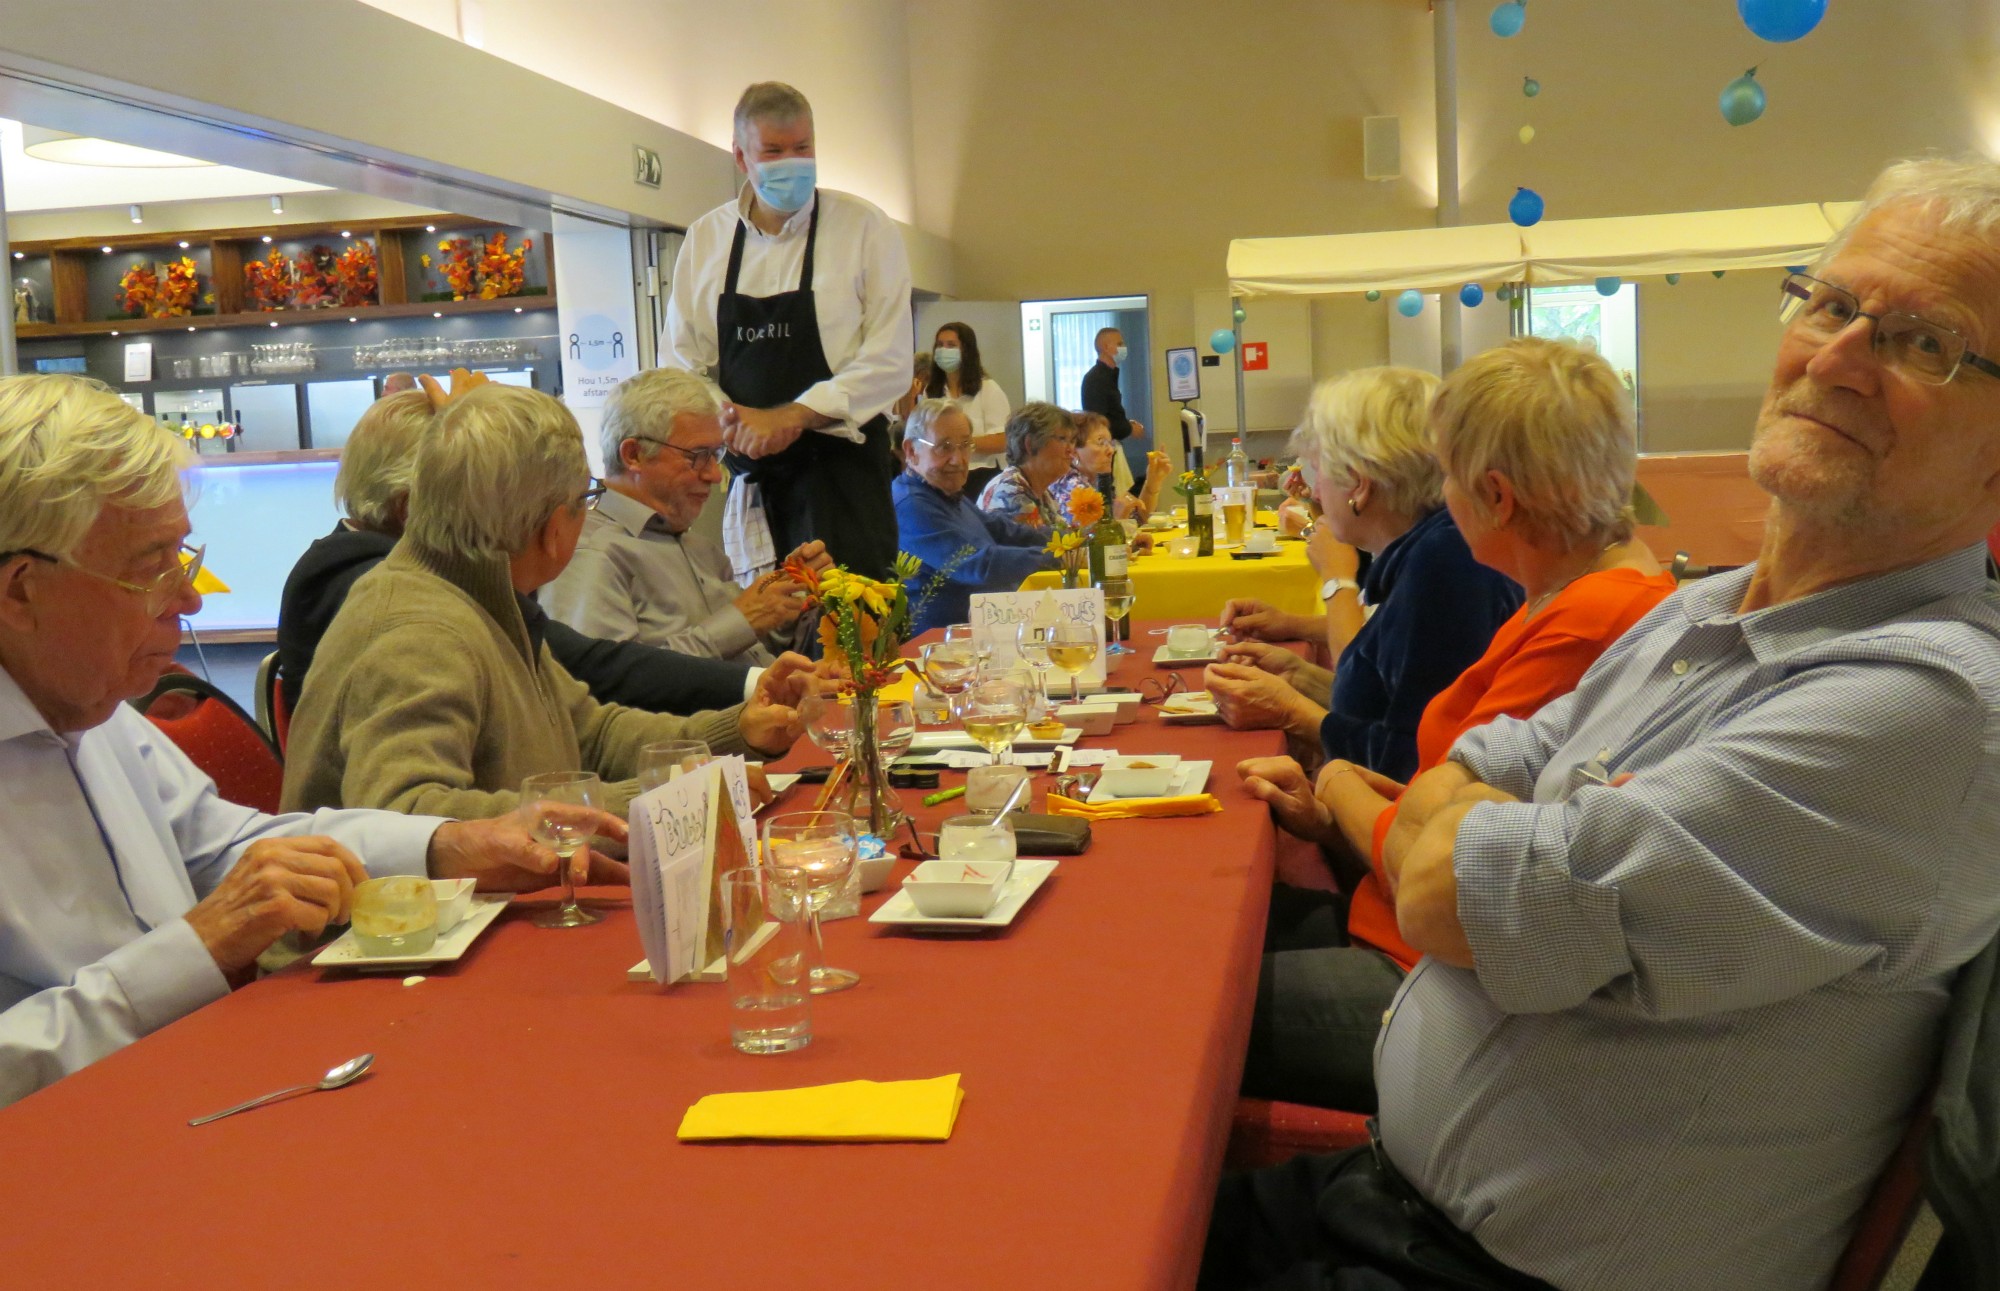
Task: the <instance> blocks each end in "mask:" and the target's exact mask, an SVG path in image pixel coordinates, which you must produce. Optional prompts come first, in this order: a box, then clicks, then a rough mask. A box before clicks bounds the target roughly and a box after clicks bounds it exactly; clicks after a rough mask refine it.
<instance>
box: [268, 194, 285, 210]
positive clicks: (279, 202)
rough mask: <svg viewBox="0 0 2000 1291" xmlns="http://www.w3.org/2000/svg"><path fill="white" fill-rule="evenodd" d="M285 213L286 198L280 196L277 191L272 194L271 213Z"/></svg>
mask: <svg viewBox="0 0 2000 1291" xmlns="http://www.w3.org/2000/svg"><path fill="white" fill-rule="evenodd" d="M284 213H285V199H284V198H282V197H280V196H278V195H277V194H276V193H273V194H271V214H273V215H283V214H284Z"/></svg>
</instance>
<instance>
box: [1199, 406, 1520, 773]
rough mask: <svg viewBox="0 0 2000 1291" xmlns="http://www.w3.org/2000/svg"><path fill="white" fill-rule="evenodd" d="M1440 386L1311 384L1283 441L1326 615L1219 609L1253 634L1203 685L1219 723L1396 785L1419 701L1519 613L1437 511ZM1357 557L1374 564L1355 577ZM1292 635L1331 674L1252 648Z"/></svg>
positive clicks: (1281, 652) (1276, 649)
mask: <svg viewBox="0 0 2000 1291" xmlns="http://www.w3.org/2000/svg"><path fill="white" fill-rule="evenodd" d="M1437 386H1438V381H1437V378H1436V377H1434V376H1431V375H1430V374H1429V373H1427V372H1418V371H1415V370H1413V369H1410V368H1386V367H1385V368H1363V369H1361V370H1359V371H1356V372H1350V373H1348V374H1347V375H1346V376H1343V377H1340V378H1339V379H1337V380H1334V381H1328V382H1324V383H1322V384H1321V385H1320V386H1319V388H1317V389H1316V390H1314V391H1313V396H1312V401H1311V404H1310V405H1309V406H1308V408H1307V411H1306V416H1305V420H1304V421H1303V422H1302V423H1301V424H1300V426H1299V429H1298V433H1297V434H1296V435H1295V436H1294V438H1293V446H1294V448H1295V449H1296V450H1297V451H1298V453H1299V456H1300V461H1301V463H1302V464H1303V465H1304V467H1305V469H1306V472H1307V476H1308V478H1309V480H1310V481H1311V482H1312V485H1313V492H1314V496H1315V497H1316V498H1317V500H1318V502H1319V505H1320V508H1321V511H1322V513H1323V514H1322V516H1321V518H1320V520H1319V522H1318V524H1317V525H1316V527H1315V532H1314V534H1313V535H1312V537H1311V538H1310V539H1309V540H1308V546H1307V554H1308V555H1309V556H1310V557H1311V558H1312V561H1313V566H1314V568H1315V569H1317V570H1318V571H1319V574H1320V577H1322V578H1324V579H1325V580H1326V581H1325V583H1323V584H1322V585H1321V588H1320V595H1321V598H1322V600H1323V601H1324V602H1325V604H1326V613H1325V615H1324V616H1323V617H1306V616H1301V615H1295V614H1287V613H1284V612H1282V611H1279V610H1276V609H1273V608H1272V607H1271V606H1269V605H1266V604H1264V603H1262V602H1260V601H1247V600H1236V601H1231V602H1229V604H1228V605H1227V606H1226V607H1225V608H1224V610H1223V614H1222V622H1223V626H1225V627H1228V628H1231V629H1233V630H1234V631H1235V632H1236V633H1237V635H1239V636H1242V637H1247V638H1250V639H1249V640H1246V641H1242V642H1239V643H1238V644H1236V645H1233V646H1230V647H1227V648H1226V649H1225V650H1224V651H1223V653H1222V657H1223V660H1224V662H1222V663H1218V664H1215V665H1213V666H1211V667H1210V668H1209V670H1208V675H1207V677H1206V678H1205V681H1206V684H1207V686H1208V689H1209V692H1210V693H1211V694H1213V695H1214V696H1215V699H1216V706H1217V708H1218V709H1219V710H1220V711H1221V713H1222V716H1223V719H1224V720H1225V721H1227V722H1228V723H1229V724H1230V725H1231V726H1234V727H1238V728H1269V727H1279V728H1282V729H1283V730H1284V731H1285V732H1286V733H1287V734H1288V735H1289V736H1290V737H1291V738H1292V741H1293V744H1294V746H1295V748H1296V749H1297V750H1298V752H1299V754H1300V755H1301V756H1302V757H1303V756H1304V755H1305V753H1306V750H1308V749H1309V748H1310V747H1311V746H1312V745H1313V744H1314V743H1317V744H1319V745H1320V748H1321V751H1322V752H1323V753H1324V754H1325V755H1326V756H1327V757H1329V758H1342V759H1345V760H1347V761H1350V762H1354V763H1357V764H1359V765H1361V766H1365V767H1369V768H1371V769H1373V770H1375V771H1379V772H1381V773H1382V774H1383V775H1386V776H1390V777H1393V778H1395V779H1398V780H1401V779H1407V778H1408V777H1409V775H1410V774H1411V773H1412V772H1414V771H1415V770H1416V765H1417V723H1418V722H1419V721H1420V720H1421V719H1422V717H1423V713H1424V708H1425V706H1426V705H1428V704H1429V703H1430V702H1431V699H1432V698H1433V697H1434V696H1436V695H1437V693H1438V692H1439V691H1441V690H1443V689H1444V688H1445V687H1446V686H1448V685H1450V684H1451V683H1452V682H1453V681H1454V680H1455V679H1456V678H1457V677H1458V675H1459V674H1460V673H1461V672H1464V671H1465V670H1466V669H1467V668H1469V667H1470V666H1472V664H1473V663H1474V662H1476V661H1477V660H1478V659H1479V657H1480V655H1482V654H1483V653H1485V651H1486V647H1487V645H1488V643H1490V642H1491V641H1492V639H1493V634H1494V632H1495V631H1496V630H1498V629H1499V627H1500V625H1501V624H1502V623H1504V622H1506V621H1507V619H1508V618H1509V617H1510V616H1511V615H1512V614H1513V613H1514V611H1515V610H1517V609H1519V608H1520V605H1521V589H1520V587H1519V586H1518V585H1516V584H1515V583H1514V582H1513V581H1512V580H1510V579H1508V578H1507V577H1506V576H1505V575H1502V574H1500V573H1498V572H1496V571H1494V570H1492V569H1489V568H1488V567H1486V566H1485V565H1482V564H1480V563H1479V562H1478V561H1476V560H1474V559H1473V558H1472V552H1471V551H1470V549H1468V548H1467V547H1466V545H1465V539H1464V538H1463V537H1461V536H1460V535H1459V532H1458V527H1457V526H1456V525H1454V524H1453V523H1452V520H1451V514H1450V513H1449V512H1447V511H1446V510H1445V509H1444V493H1443V488H1444V474H1443V471H1442V469H1441V468H1440V467H1439V466H1438V463H1437V459H1436V457H1434V456H1433V455H1432V453H1431V445H1430V431H1429V412H1430V404H1431V399H1432V397H1433V396H1434V395H1435V394H1436V391H1437ZM1357 548H1359V549H1361V550H1365V551H1368V552H1371V553H1373V555H1374V560H1373V561H1372V562H1371V563H1370V565H1369V567H1368V570H1367V573H1366V574H1365V575H1364V576H1361V577H1359V578H1357V577H1356V570H1357V567H1358V565H1359V556H1358V554H1357V551H1356V549H1357ZM1301 639H1303V640H1308V641H1313V642H1315V643H1317V644H1319V645H1321V646H1323V647H1324V648H1325V650H1326V652H1327V653H1326V656H1325V657H1328V658H1332V659H1333V660H1335V665H1334V668H1333V670H1332V671H1331V672H1329V671H1328V670H1327V669H1325V668H1323V667H1318V666H1315V665H1314V664H1311V663H1309V662H1307V661H1306V660H1303V659H1301V658H1299V657H1298V656H1297V655H1295V654H1293V653H1292V652H1291V651H1290V650H1287V649H1284V648H1282V647H1280V646H1277V645H1271V644H1265V643H1268V642H1279V641H1295V640H1301Z"/></svg>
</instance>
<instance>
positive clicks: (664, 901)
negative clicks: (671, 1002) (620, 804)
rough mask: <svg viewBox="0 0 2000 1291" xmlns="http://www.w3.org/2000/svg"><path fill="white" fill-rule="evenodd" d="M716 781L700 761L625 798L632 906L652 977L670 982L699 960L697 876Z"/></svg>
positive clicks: (707, 848) (701, 926)
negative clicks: (691, 769)
mask: <svg viewBox="0 0 2000 1291" xmlns="http://www.w3.org/2000/svg"><path fill="white" fill-rule="evenodd" d="M702 772H706V774H703V773H702ZM722 782H723V777H722V775H721V774H720V773H719V769H718V770H716V771H709V770H708V769H707V768H701V769H700V770H699V771H696V772H691V773H689V774H686V775H679V776H675V777H674V778H673V779H672V780H669V781H667V782H666V783H665V784H663V785H661V786H659V787H658V788H656V789H650V790H648V791H647V792H645V793H642V794H640V795H639V796H638V797H636V798H634V799H633V800H632V806H631V812H630V820H629V822H628V823H629V824H630V826H631V832H632V838H631V844H630V850H629V860H630V864H631V871H632V913H633V917H634V919H635V920H636V921H637V922H638V925H639V941H640V944H642V945H643V946H644V947H645V948H646V959H647V962H648V963H650V964H651V965H652V968H653V980H654V981H656V982H676V981H679V980H681V979H682V978H684V977H687V976H690V975H692V974H694V973H696V972H699V971H700V970H701V968H702V967H703V963H704V958H703V955H702V941H703V934H704V932H705V931H706V927H707V908H706V907H707V904H708V902H707V901H706V899H705V898H706V892H705V890H704V889H705V887H706V886H707V885H706V884H704V883H703V878H704V871H705V870H706V869H707V866H708V863H709V856H710V852H711V849H712V847H713V844H714V839H715V822H716V814H717V813H716V811H715V806H716V802H715V800H716V797H717V795H718V794H720V793H721V792H722V791H723V790H722Z"/></svg>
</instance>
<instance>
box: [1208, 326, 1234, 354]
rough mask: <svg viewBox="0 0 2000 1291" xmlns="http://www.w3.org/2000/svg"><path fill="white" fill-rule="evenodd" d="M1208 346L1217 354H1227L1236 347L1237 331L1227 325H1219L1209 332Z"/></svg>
mask: <svg viewBox="0 0 2000 1291" xmlns="http://www.w3.org/2000/svg"><path fill="white" fill-rule="evenodd" d="M1208 348H1209V349H1211V350H1214V351H1215V352H1216V353H1217V354H1227V353H1229V351H1231V350H1233V349H1235V348H1236V333H1234V332H1232V331H1230V330H1229V329H1228V328H1226V327H1218V328H1216V329H1215V330H1214V331H1213V332H1211V333H1209V337H1208Z"/></svg>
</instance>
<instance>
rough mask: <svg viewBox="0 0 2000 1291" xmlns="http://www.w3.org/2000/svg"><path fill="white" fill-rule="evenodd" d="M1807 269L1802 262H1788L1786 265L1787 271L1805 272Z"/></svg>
mask: <svg viewBox="0 0 2000 1291" xmlns="http://www.w3.org/2000/svg"><path fill="white" fill-rule="evenodd" d="M1805 271H1806V267H1805V266H1804V265H1802V264H1788V265H1786V266H1785V272H1786V273H1804V272H1805Z"/></svg>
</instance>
